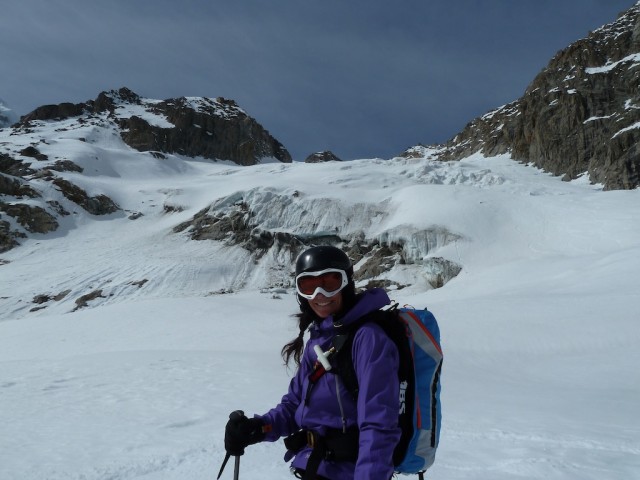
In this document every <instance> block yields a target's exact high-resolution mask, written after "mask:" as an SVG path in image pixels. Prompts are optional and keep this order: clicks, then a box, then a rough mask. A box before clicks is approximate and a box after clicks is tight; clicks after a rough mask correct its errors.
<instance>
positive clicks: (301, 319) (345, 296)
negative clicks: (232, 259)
mask: <svg viewBox="0 0 640 480" xmlns="http://www.w3.org/2000/svg"><path fill="white" fill-rule="evenodd" d="M356 300H357V299H356V286H355V284H354V283H353V280H349V283H348V284H347V286H346V287H344V288H343V289H342V310H341V311H340V312H338V313H337V314H336V315H335V318H336V319H337V318H340V316H342V315H344V314H345V313H346V312H348V311H349V310H351V307H353V306H354V305H355V303H356ZM298 303H299V304H300V313H296V314H294V315H293V316H294V317H296V318H297V319H298V328H299V332H298V336H297V337H296V338H294V339H293V340H291V341H290V342H289V343H287V344H286V345H285V346H284V347H282V350H281V351H280V354H281V355H282V359H283V360H284V363H285V365H289V361H290V360H291V358H292V357H293V361H294V362H295V365H296V367H299V366H300V361H301V360H302V352H303V351H304V333H305V332H306V331H307V330H308V328H309V327H310V326H311V324H313V323H314V322H317V323H319V322H320V321H321V320H322V319H321V318H320V317H318V316H317V315H316V314H315V312H314V311H313V309H312V308H311V306H310V305H309V301H308V300H307V299H306V298H304V297H301V296H300V295H298Z"/></svg>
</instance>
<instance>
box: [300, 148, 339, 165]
mask: <svg viewBox="0 0 640 480" xmlns="http://www.w3.org/2000/svg"><path fill="white" fill-rule="evenodd" d="M341 161H342V160H341V159H340V158H338V157H337V156H336V155H335V154H334V153H333V152H331V151H329V150H325V151H323V152H316V153H312V154H311V155H309V156H308V157H307V158H305V160H304V163H322V162H341Z"/></svg>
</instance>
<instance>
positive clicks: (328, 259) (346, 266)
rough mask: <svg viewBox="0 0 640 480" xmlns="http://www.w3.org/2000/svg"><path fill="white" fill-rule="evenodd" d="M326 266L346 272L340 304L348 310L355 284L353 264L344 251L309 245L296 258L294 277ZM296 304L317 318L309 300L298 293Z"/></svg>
mask: <svg viewBox="0 0 640 480" xmlns="http://www.w3.org/2000/svg"><path fill="white" fill-rule="evenodd" d="M327 268H337V269H340V270H344V271H345V272H346V273H347V278H348V279H349V283H348V284H347V286H346V287H344V289H343V290H342V304H343V309H344V311H346V310H349V309H350V308H351V307H352V306H353V305H354V304H355V302H356V286H355V283H354V282H353V265H352V264H351V260H349V257H348V256H347V254H346V253H344V252H343V251H342V250H340V249H339V248H337V247H332V246H330V245H320V246H317V247H311V248H309V249H307V250H305V251H304V252H302V253H301V254H300V256H299V257H298V260H296V277H297V276H298V275H300V274H301V273H304V272H319V271H320V270H325V269H327ZM298 304H299V305H300V311H301V312H302V313H303V314H306V315H310V316H311V317H312V318H317V317H316V316H315V313H314V312H313V309H312V308H311V307H310V306H309V301H308V300H307V299H306V298H304V297H302V296H300V295H298Z"/></svg>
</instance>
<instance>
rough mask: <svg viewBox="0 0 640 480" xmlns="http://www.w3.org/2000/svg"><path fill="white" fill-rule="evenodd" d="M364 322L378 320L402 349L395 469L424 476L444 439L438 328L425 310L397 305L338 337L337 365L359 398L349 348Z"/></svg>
mask: <svg viewBox="0 0 640 480" xmlns="http://www.w3.org/2000/svg"><path fill="white" fill-rule="evenodd" d="M366 322H375V323H377V324H378V325H380V327H382V329H383V330H384V331H385V333H386V334H387V335H388V336H389V338H391V339H392V340H393V342H394V343H395V345H396V346H397V347H398V352H399V358H400V367H399V369H398V379H399V381H400V411H399V414H398V424H399V425H400V427H401V428H402V436H401V438H400V441H399V442H398V445H397V446H396V449H395V452H394V456H393V462H394V466H395V471H396V472H397V473H403V474H419V475H420V479H422V478H423V474H424V472H425V471H426V470H427V468H429V467H430V466H431V465H432V464H433V462H434V460H435V455H436V449H437V448H438V442H439V439H440V422H441V411H440V372H441V369H442V348H441V346H440V329H439V328H438V322H437V321H436V319H435V317H434V316H433V314H432V313H431V312H430V311H429V310H427V309H424V310H416V309H413V308H407V307H404V308H398V307H397V305H394V306H393V307H391V308H389V309H387V310H379V311H376V312H374V313H373V314H370V315H367V316H366V317H365V318H364V319H363V321H361V322H358V324H357V325H355V326H352V327H350V328H349V331H348V332H346V333H345V334H343V335H339V336H337V337H336V340H335V342H338V343H339V345H334V346H335V347H336V363H337V366H336V369H335V373H337V374H338V375H340V377H341V379H342V382H343V384H344V386H345V388H346V389H347V390H348V391H349V392H350V393H351V395H353V396H354V397H355V398H357V394H358V381H357V378H356V374H355V370H354V368H353V359H352V356H351V355H352V354H351V347H352V345H353V336H354V333H355V331H356V330H357V329H358V327H359V326H361V325H362V324H363V323H366Z"/></svg>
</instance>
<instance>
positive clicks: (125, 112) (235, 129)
mask: <svg viewBox="0 0 640 480" xmlns="http://www.w3.org/2000/svg"><path fill="white" fill-rule="evenodd" d="M99 115H107V117H109V118H110V119H111V120H112V121H114V122H116V123H117V124H118V126H119V127H120V131H121V133H120V135H121V136H122V139H123V140H124V141H125V143H126V144H127V145H129V146H131V147H133V148H135V149H136V150H139V151H142V152H146V151H157V152H162V153H175V154H179V155H185V156H188V157H204V158H208V159H212V160H231V161H232V162H235V163H237V164H239V165H255V164H257V163H259V162H260V160H262V159H263V158H275V159H277V160H279V161H281V162H287V163H288V162H291V155H290V154H289V152H287V150H286V149H285V148H284V146H283V145H282V144H281V143H280V142H278V141H277V140H276V139H275V138H273V137H272V136H271V135H270V134H269V132H268V131H266V130H265V129H264V128H263V127H262V126H261V125H260V124H259V123H258V122H256V120H255V119H253V118H251V117H250V116H249V115H247V114H246V113H245V112H244V110H242V109H241V108H240V107H238V105H237V104H236V103H235V102H234V101H233V100H227V99H225V98H220V97H219V98H216V99H215V100H214V99H211V98H206V97H181V98H172V99H168V100H163V101H160V100H149V99H145V98H142V97H140V96H139V95H137V94H136V93H134V92H132V91H131V90H129V89H127V88H121V89H120V90H117V91H116V90H113V91H110V92H102V93H101V94H100V95H98V97H97V98H96V99H95V100H89V101H87V102H85V103H80V104H72V103H62V104H59V105H45V106H42V107H40V108H37V109H36V110H34V111H33V112H31V113H29V114H28V115H25V116H24V117H22V118H21V119H20V125H21V126H22V127H28V126H29V125H30V124H31V122H33V121H37V120H62V119H66V118H69V117H82V116H89V117H90V116H99ZM79 121H82V119H81V118H80V120H79Z"/></svg>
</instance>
